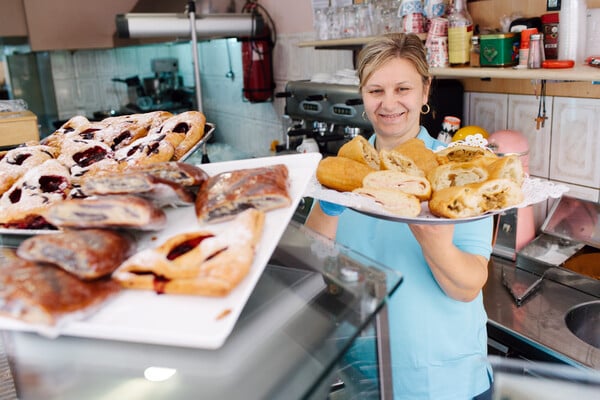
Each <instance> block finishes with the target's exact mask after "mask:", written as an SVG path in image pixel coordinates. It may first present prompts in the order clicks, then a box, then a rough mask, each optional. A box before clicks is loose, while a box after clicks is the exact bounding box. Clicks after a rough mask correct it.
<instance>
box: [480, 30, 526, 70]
mask: <svg viewBox="0 0 600 400" xmlns="http://www.w3.org/2000/svg"><path fill="white" fill-rule="evenodd" d="M520 39H521V37H520V35H519V34H518V33H515V32H510V33H494V34H490V35H481V36H480V37H479V62H480V64H481V66H482V67H509V66H512V65H517V64H518V62H519V42H520Z"/></svg>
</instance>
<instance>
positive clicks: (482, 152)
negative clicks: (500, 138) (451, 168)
mask: <svg viewBox="0 0 600 400" xmlns="http://www.w3.org/2000/svg"><path fill="white" fill-rule="evenodd" d="M435 155H436V158H437V161H438V163H439V164H445V163H448V162H451V161H457V162H465V161H474V160H475V159H477V158H483V160H482V161H484V162H486V163H491V162H494V161H495V160H496V159H497V158H498V156H497V155H496V154H495V153H494V152H493V151H491V150H488V149H485V148H483V147H478V146H469V145H466V144H461V145H456V146H448V147H446V148H445V149H442V150H440V151H438V152H436V153H435Z"/></svg>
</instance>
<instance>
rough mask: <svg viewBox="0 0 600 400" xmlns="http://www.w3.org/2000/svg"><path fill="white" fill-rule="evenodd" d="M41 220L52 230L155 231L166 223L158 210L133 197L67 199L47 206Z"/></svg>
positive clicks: (147, 201) (151, 204) (148, 203)
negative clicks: (47, 223)
mask: <svg viewBox="0 0 600 400" xmlns="http://www.w3.org/2000/svg"><path fill="white" fill-rule="evenodd" d="M44 216H45V218H46V220H47V221H48V222H49V223H51V224H52V225H54V226H56V227H59V228H75V229H89V228H107V229H119V228H120V229H134V230H141V231H156V230H160V229H162V228H164V227H165V225H166V223H167V216H166V214H165V212H164V211H163V209H162V208H160V207H158V206H157V205H155V204H153V203H152V202H151V201H150V200H147V199H143V198H141V197H138V196H135V195H114V196H98V197H89V198H85V199H68V200H64V201H61V202H58V203H55V204H53V205H52V206H50V207H49V208H48V210H47V211H46V212H45V213H44Z"/></svg>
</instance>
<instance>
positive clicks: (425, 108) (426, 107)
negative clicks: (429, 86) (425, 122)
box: [421, 103, 431, 115]
mask: <svg viewBox="0 0 600 400" xmlns="http://www.w3.org/2000/svg"><path fill="white" fill-rule="evenodd" d="M430 111H431V107H429V104H427V103H425V104H423V105H422V106H421V114H423V115H426V114H429V112H430Z"/></svg>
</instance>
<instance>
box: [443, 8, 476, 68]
mask: <svg viewBox="0 0 600 400" xmlns="http://www.w3.org/2000/svg"><path fill="white" fill-rule="evenodd" d="M466 4H467V3H466V0H454V4H453V6H452V7H451V8H450V10H449V12H448V17H447V18H448V61H449V62H450V66H467V65H469V62H470V60H471V54H470V53H471V37H472V36H473V18H471V14H469V11H468V10H467V5H466Z"/></svg>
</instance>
